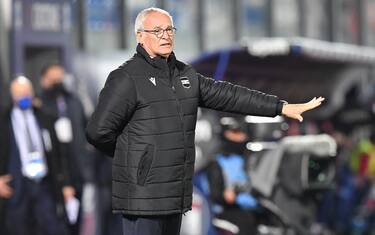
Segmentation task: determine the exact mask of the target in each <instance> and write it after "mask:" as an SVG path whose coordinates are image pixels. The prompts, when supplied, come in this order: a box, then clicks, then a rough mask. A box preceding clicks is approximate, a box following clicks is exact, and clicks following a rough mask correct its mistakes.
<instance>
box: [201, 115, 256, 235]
mask: <svg viewBox="0 0 375 235" xmlns="http://www.w3.org/2000/svg"><path fill="white" fill-rule="evenodd" d="M232 120H233V122H232V123H230V124H229V125H228V126H227V128H226V129H225V130H224V132H223V145H222V146H223V148H222V152H221V153H220V154H218V155H217V156H216V160H215V161H214V162H213V163H212V164H211V165H210V166H209V168H208V180H209V185H210V193H211V199H212V202H213V204H214V205H213V212H214V213H215V214H216V217H217V218H219V219H222V220H226V221H229V222H230V223H232V224H234V225H236V226H237V227H238V229H239V233H238V234H240V235H242V234H243V235H245V234H247V235H249V234H256V221H255V220H256V218H255V214H254V210H255V209H256V208H257V201H256V199H255V198H254V197H253V196H252V195H251V194H250V180H249V177H248V175H247V173H246V162H247V161H246V158H245V156H244V150H245V145H246V140H247V139H248V136H247V134H246V133H245V132H243V131H242V130H241V129H240V126H239V124H238V123H237V122H236V121H235V120H234V119H232Z"/></svg>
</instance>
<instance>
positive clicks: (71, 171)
mask: <svg viewBox="0 0 375 235" xmlns="http://www.w3.org/2000/svg"><path fill="white" fill-rule="evenodd" d="M61 95H62V96H63V97H64V99H65V102H66V117H68V118H69V119H70V121H71V124H72V132H73V140H72V142H71V143H60V145H62V146H63V148H62V149H61V151H62V152H61V154H62V155H64V156H65V157H66V158H67V159H68V166H67V169H68V172H66V173H65V175H67V176H69V181H70V182H71V183H72V185H73V186H74V187H75V189H76V191H78V192H81V191H82V185H83V183H84V181H85V180H87V179H89V178H92V176H91V175H92V172H91V171H90V170H91V168H90V167H89V166H90V162H89V161H90V158H89V152H88V151H87V145H88V143H87V140H86V137H85V127H86V124H87V123H86V122H87V120H86V116H85V113H84V109H83V106H82V103H81V101H80V100H79V99H78V98H77V97H76V96H75V95H74V94H72V93H70V92H68V91H66V90H64V91H63V93H62V94H61ZM41 99H42V102H43V105H42V109H43V110H44V111H45V112H46V113H48V114H50V115H52V116H54V117H56V118H58V117H59V111H58V107H57V103H56V94H52V93H51V92H48V91H45V92H43V93H42V96H41ZM90 176H91V177H90Z"/></svg>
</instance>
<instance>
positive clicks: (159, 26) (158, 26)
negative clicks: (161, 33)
mask: <svg viewBox="0 0 375 235" xmlns="http://www.w3.org/2000/svg"><path fill="white" fill-rule="evenodd" d="M169 27H173V26H172V25H168V26H167V27H166V28H169ZM156 28H160V29H162V28H163V27H162V26H161V25H157V26H155V27H154V29H156Z"/></svg>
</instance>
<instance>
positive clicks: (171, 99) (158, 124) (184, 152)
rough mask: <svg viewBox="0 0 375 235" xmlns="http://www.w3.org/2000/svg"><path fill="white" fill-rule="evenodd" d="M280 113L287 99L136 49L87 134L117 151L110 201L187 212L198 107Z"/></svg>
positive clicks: (133, 208) (151, 211)
mask: <svg viewBox="0 0 375 235" xmlns="http://www.w3.org/2000/svg"><path fill="white" fill-rule="evenodd" d="M198 107H205V108H210V109H216V110H221V111H228V112H235V113H241V114H251V115H262V116H276V115H278V114H280V110H281V107H282V102H281V101H280V100H279V99H278V98H277V97H276V96H273V95H267V94H264V93H261V92H258V91H254V90H250V89H248V88H245V87H241V86H237V85H233V84H230V83H228V82H223V81H215V80H213V79H211V78H207V77H204V76H202V75H201V74H199V73H197V72H196V71H195V70H194V69H193V68H192V67H191V66H189V65H186V64H184V63H182V62H180V61H177V60H176V58H175V56H174V54H173V53H172V54H171V55H170V56H169V58H168V60H165V59H162V58H161V57H156V58H153V59H152V58H150V56H149V55H148V54H147V52H146V51H145V50H144V49H143V48H142V47H141V46H140V45H138V47H137V53H136V54H135V55H134V56H133V57H132V58H131V59H130V60H129V61H127V62H125V63H124V64H123V65H121V66H120V67H119V68H118V69H115V70H114V71H112V72H111V73H110V74H109V76H108V78H107V81H106V83H105V86H104V88H103V89H102V91H101V92H100V96H99V101H98V104H97V106H96V109H95V111H94V113H93V115H92V117H91V120H90V121H89V123H88V126H87V129H86V135H87V138H88V140H89V142H90V143H91V144H93V145H94V146H95V147H96V148H98V149H99V150H101V151H103V152H105V153H107V154H108V155H109V156H112V157H113V163H112V207H113V211H114V212H115V213H122V214H127V215H138V216H142V215H166V214H175V213H185V212H186V211H188V210H190V209H191V204H192V176H193V173H194V160H195V148H194V132H195V123H196V119H197V108H198Z"/></svg>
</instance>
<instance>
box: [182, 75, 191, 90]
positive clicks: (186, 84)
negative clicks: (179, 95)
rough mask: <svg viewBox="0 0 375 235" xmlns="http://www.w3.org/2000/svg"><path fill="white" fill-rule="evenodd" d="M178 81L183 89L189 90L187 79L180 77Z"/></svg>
mask: <svg viewBox="0 0 375 235" xmlns="http://www.w3.org/2000/svg"><path fill="white" fill-rule="evenodd" d="M180 80H181V83H182V86H183V87H184V88H190V81H189V78H188V77H180Z"/></svg>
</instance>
